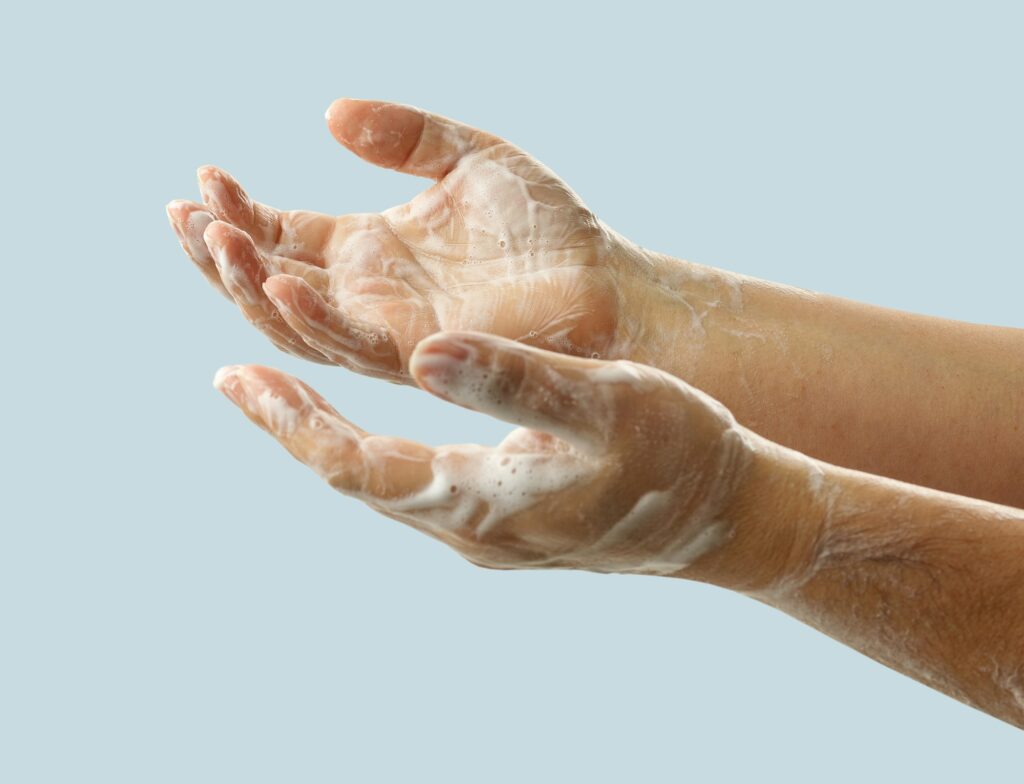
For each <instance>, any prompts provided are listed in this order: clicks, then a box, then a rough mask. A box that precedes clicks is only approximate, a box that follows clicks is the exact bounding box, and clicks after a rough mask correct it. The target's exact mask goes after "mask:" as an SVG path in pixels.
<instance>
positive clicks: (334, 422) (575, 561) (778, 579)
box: [215, 333, 1024, 727]
mask: <svg viewBox="0 0 1024 784" xmlns="http://www.w3.org/2000/svg"><path fill="white" fill-rule="evenodd" d="M410 367H411V373H412V377H413V379H414V380H415V381H416V383H418V384H419V385H420V386H421V387H422V388H423V389H425V390H426V391H428V392H430V393H432V394H435V395H437V396H439V397H442V398H444V399H446V400H449V401H451V402H453V403H456V404H458V405H462V406H464V407H467V408H470V409H473V410H475V411H480V412H483V413H487V414H491V415H493V416H497V417H499V418H501V419H504V420H506V421H509V422H512V423H514V424H517V425H520V426H521V427H519V428H518V429H517V430H515V431H513V432H512V433H511V434H510V435H509V436H508V437H507V438H506V439H505V441H503V442H502V443H501V444H500V445H498V446H497V447H494V448H487V447H480V446H476V445H453V446H445V447H438V448H434V447H429V446H425V445H422V444H418V443H415V442H412V441H408V440H405V439H402V438H392V437H385V436H376V435H371V434H369V433H366V432H365V431H363V430H361V429H360V428H358V427H357V426H355V425H353V424H352V423H351V422H349V421H348V420H346V419H344V418H343V417H342V416H341V415H340V414H339V413H338V412H337V411H335V410H334V409H333V408H332V407H331V406H330V405H329V404H328V403H327V402H326V401H325V400H324V399H323V398H322V397H321V396H320V395H318V394H317V393H316V392H315V391H313V390H312V389H310V388H309V387H308V386H306V385H305V384H304V383H303V382H301V381H299V380H298V379H296V378H293V377H291V376H288V375H286V374H284V373H282V372H280V371H277V370H273V369H271V368H266V367H261V366H257V365H249V366H238V365H234V366H229V367H226V368H223V369H221V370H220V371H219V372H218V374H217V377H216V379H215V385H216V386H217V387H218V388H219V389H220V390H221V391H222V392H223V393H224V394H225V395H226V396H227V397H228V398H229V399H231V400H232V401H233V402H234V403H235V404H236V405H238V406H239V407H240V408H241V409H242V411H243V412H244V413H245V414H246V416H248V417H249V419H251V420H252V421H253V422H255V423H256V424H257V425H259V426H260V427H262V428H263V429H264V430H266V431H267V432H269V433H270V434H271V435H273V436H274V437H275V438H276V439H277V440H278V441H280V443H281V444H282V445H283V446H284V447H285V448H286V449H288V451H289V452H291V454H292V455H294V456H295V457H296V458H297V459H299V460H300V461H302V462H303V463H306V464H307V465H309V466H310V467H311V468H312V469H313V470H314V471H316V472H317V473H318V474H319V475H320V476H321V477H323V478H324V479H325V480H326V481H328V482H329V483H330V484H331V486H332V487H334V488H335V489H336V490H339V491H341V492H343V493H346V494H348V495H352V496H354V497H356V498H358V499H360V500H362V501H363V502H365V503H366V504H368V505H369V506H371V507H372V508H374V509H376V510H377V511H379V512H381V513H383V514H385V515H387V516H389V517H392V518H394V519H396V520H399V521H401V522H403V523H406V524H408V525H411V526H412V527H414V528H416V529H418V530H420V531H422V532H424V533H426V534H428V535H430V536H432V537H434V538H436V539H438V540H440V541H442V542H444V543H445V544H447V545H448V546H450V547H452V548H453V549H454V550H456V551H457V552H458V553H460V554H461V555H462V556H463V557H465V558H467V559H468V560H469V561H471V562H472V563H475V564H477V565H479V566H484V567H489V568H497V569H538V568H567V569H585V570H588V571H596V572H618V573H630V574H648V575H652V574H653V575H662V576H668V577H678V578H685V579H693V580H701V581H703V582H708V583H712V584H715V585H719V586H721V587H724V588H729V589H731V590H735V591H739V592H742V593H745V594H747V595H750V596H752V597H753V598H755V599H757V600H759V601H762V602H765V603H767V604H770V605H772V606H774V607H776V608H778V609H780V610H782V611H784V612H787V613H789V614H791V615H793V616H795V617H797V618H799V619H800V620H802V621H804V622H805V623H807V624H809V625H811V626H814V627H816V628H818V629H820V630H822V631H823V632H825V633H827V634H829V635H831V636H832V637H834V638H836V639H838V640H840V641H842V642H844V643H846V644H847V645H850V646H852V647H854V648H856V649H857V650H859V651H861V652H863V653H865V654H866V655H868V656H871V657H872V658H875V659H876V660H878V661H880V662H882V663H884V664H886V665H888V666H890V667H892V668H894V669H896V670H899V671H900V672H903V673H905V674H906V675H909V676H910V677H913V678H916V679H917V680H920V681H921V682H923V683H925V684H927V685H929V686H931V687H932V688H935V689H938V690H940V691H943V692H945V693H946V694H949V695H950V696H952V697H954V698H956V699H959V700H961V701H963V702H966V703H967V704H969V705H972V706H974V707H977V708H979V709H981V710H984V711H986V712H988V713H990V714H992V715H993V716H997V717H999V718H1001V719H1004V720H1005V721H1008V722H1011V723H1013V724H1016V725H1017V726H1020V727H1024V644H1022V643H1024V512H1021V511H1020V510H1015V509H1012V508H1010V507H1004V506H999V505H996V504H991V503H987V502H983V501H977V500H973V499H967V498H963V497H961V496H957V495H952V494H948V493H943V492H940V491H935V490H929V489H926V488H921V487H917V486H913V485H908V484H905V483H902V482H898V481H895V480H890V479H886V478H883V477H877V476H873V475H869V474H864V473H861V472H858V471H852V470H849V469H845V468H840V467H837V466H832V465H830V464H827V463H824V462H822V461H818V460H814V459H812V458H808V457H806V456H805V455H802V454H800V453H798V452H795V451H793V450H791V449H788V448H786V447H783V446H781V445H778V444H774V443H772V442H770V441H768V440H767V439H764V438H763V437H761V436H759V435H757V434H756V433H753V432H752V431H750V430H748V429H747V428H744V427H743V426H742V425H739V424H738V423H737V422H736V421H735V420H734V418H733V417H732V415H731V414H730V413H729V412H728V410H727V409H725V408H724V407H723V406H722V405H721V404H720V403H718V402H717V401H715V400H713V399H712V398H710V397H708V396H707V395H705V394H704V393H703V392H700V391H699V390H697V389H694V388H693V387H691V386H689V385H688V384H686V383H684V382H682V381H681V380H679V379H678V378H676V377H675V376H670V375H669V374H667V373H664V372H662V371H659V370H656V369H654V368H651V367H650V366H646V365H638V364H636V363H632V362H628V361H626V360H618V361H606V360H597V359H590V358H579V357H570V356H566V355H561V354H557V353H554V352H550V351H544V350H542V349H537V348H532V347H527V346H524V345H523V344H521V343H518V342H514V341H510V340H507V339H504V338H499V337H496V336H493V335H485V334H480V333H441V334H438V335H434V336H431V337H429V338H427V339H425V340H424V341H422V342H421V343H420V344H419V345H418V346H417V347H416V349H415V350H414V352H413V355H412V357H411V360H410ZM524 496H525V498H524Z"/></svg>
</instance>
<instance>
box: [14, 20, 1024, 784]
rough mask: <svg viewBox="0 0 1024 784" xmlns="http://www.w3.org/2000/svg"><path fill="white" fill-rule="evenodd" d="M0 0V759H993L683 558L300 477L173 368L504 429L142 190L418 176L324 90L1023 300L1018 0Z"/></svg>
mask: <svg viewBox="0 0 1024 784" xmlns="http://www.w3.org/2000/svg"><path fill="white" fill-rule="evenodd" d="M370 5H371V4H369V3H365V4H360V6H359V7H358V8H355V9H353V8H351V7H349V6H348V4H344V3H331V4H323V5H306V4H303V3H298V2H292V3H282V4H280V5H261V6H256V5H251V4H244V5H243V4H237V5H235V6H234V7H228V6H227V5H222V4H209V3H203V4H197V3H187V2H176V3H164V4H160V5H159V6H157V5H151V6H147V7H146V8H145V9H144V8H143V7H142V6H141V5H139V4H132V5H129V4H127V3H126V4H123V5H113V4H109V3H108V4H103V3H100V4H78V3H75V4H71V3H64V4H55V5H45V4H28V3H21V4H18V5H17V6H16V7H9V8H7V10H6V11H5V21H4V25H3V26H4V30H3V39H4V43H3V47H2V48H0V60H2V65H3V69H4V73H5V77H4V94H5V98H4V114H5V119H4V122H3V130H2V134H3V145H2V152H0V154H2V155H3V196H2V198H3V205H2V209H3V213H2V214H3V216H4V218H3V223H4V227H3V236H4V242H5V251H6V253H5V254H4V259H5V261H4V264H3V278H2V281H3V295H4V302H3V308H2V310H0V313H2V316H0V317H2V319H3V325H2V326H3V334H4V358H3V362H4V366H5V367H4V370H3V376H4V382H3V385H2V388H3V406H2V411H3V414H4V423H3V433H4V437H3V442H4V449H3V453H2V454H3V458H2V459H3V490H2V503H3V508H2V523H0V780H2V781H4V782H12V783H15V782H18V783H20V782H37V781H38V782H44V781H45V782H104V783H105V784H113V783H114V782H183V781H188V782H196V783H198V782H226V781H240V782H241V781H244V782H265V781H266V782H284V781H289V782H292V781H294V782H328V781H359V782H376V781H446V782H470V781H472V782H478V781H483V782H506V781H545V782H546V781H599V782H605V781H647V780H654V779H657V780H659V781H662V780H671V781H700V782H716V781H740V780H767V781H787V782H818V781H821V780H822V779H825V780H829V781H833V782H847V781H848V782H861V781H869V780H870V781H875V780H878V781H899V780H916V781H925V780H927V781H931V782H940V781H941V782H947V781H948V782H952V781H963V780H967V779H971V780H976V781H977V780H984V781H989V782H996V781H1019V779H1020V765H1021V759H1022V757H1021V754H1022V752H1024V735H1022V734H1021V733H1020V732H1019V731H1018V730H1015V729H1013V728H1011V727H1010V726H1008V725H1006V724H1003V723H1001V722H999V721H997V720H995V719H992V718H990V717H987V716H985V715H983V714H981V713H978V712H976V711H974V710H972V709H970V708H968V707H966V706H964V705H961V704H959V703H957V702H955V701H953V700H951V699H949V698H947V697H944V696H942V695H940V694H938V693H935V692H932V691H929V690H928V689H927V688H925V687H924V686H922V685H919V684H917V683H915V682H913V681H911V680H909V679H906V678H904V677H902V676H899V675H897V674H895V673H893V672H891V671H889V670H887V669H885V668H883V667H882V666H881V665H878V664H876V663H874V662H872V661H870V660H868V659H867V658H864V657H862V656H861V655H860V654H857V653H855V652H853V651H851V650H848V649H846V648H844V647H842V646H840V645H839V644H838V643H835V642H833V641H832V640H830V639H829V638H827V637H825V636H823V635H821V634H819V633H817V632H815V631H813V630H811V629H809V628H806V627H804V626H802V625H800V624H799V623H797V622H796V621H793V620H791V619H789V618H787V617H785V616H783V615H781V614H779V613H777V612H775V611H773V610H771V609H768V608H766V607H763V606H761V605H758V604H757V603H755V602H753V601H750V600H748V599H745V598H743V597H740V596H736V595H731V594H729V593H726V592H724V591H720V590H716V589H714V588H711V587H707V586H702V585H696V584H688V583H686V582H683V581H672V580H667V579H659V578H643V577H629V576H601V575H592V574H583V573H571V572H550V573H534V572H525V573H500V572H488V571H484V570H479V569H476V568H474V567H472V566H471V565H470V564H468V563H467V562H465V561H463V560H462V559H461V558H460V557H459V556H457V555H456V554H455V553H453V552H451V551H449V550H447V549H446V548H445V547H443V546H442V545H440V544H437V543H435V542H433V541H432V540H429V539H427V538H425V537H423V536H421V535H419V534H417V533H416V532H414V531H412V530H408V529H404V528H403V527H401V526H400V525H399V524H397V523H395V522H392V521H390V520H387V519H385V518H382V517H378V516H377V515H375V514H374V513H372V512H370V511H369V510H367V509H365V508H363V507H362V506H361V505H360V504H358V503H356V502H355V501H352V500H349V499H347V498H344V497H342V496H339V495H337V494H335V493H333V492H332V491H331V490H330V489H329V488H328V487H327V486H326V485H324V484H322V483H321V482H320V480H319V479H317V478H316V477H315V476H314V475H313V474H312V473H311V472H310V471H308V470H307V469H306V468H305V467H303V466H302V465H300V464H299V463H297V462H295V461H294V460H293V459H292V458H291V457H290V456H289V455H288V454H287V453H286V452H285V451H284V450H283V449H281V448H280V447H279V446H278V445H277V444H276V443H274V442H273V440H271V439H270V438H269V437H268V436H266V435H265V434H264V433H263V432H261V431H260V430H258V429H257V428H256V427H254V426H253V425H251V424H250V423H249V422H248V421H247V420H246V419H245V418H244V417H242V416H241V415H240V414H239V413H238V412H237V411H236V410H235V409H234V408H233V407H232V406H231V405H230V404H229V403H228V402H227V401H226V400H224V399H223V398H222V397H221V396H220V395H219V394H217V393H216V392H215V391H214V390H213V389H212V387H211V385H210V382H211V379H212V376H213V373H214V371H215V370H216V369H217V368H218V367H219V366H220V365H223V364H227V363H235V362H259V363H264V364H272V365H275V366H277V367H280V368H282V369H285V370H287V371H289V372H292V373H295V374H297V375H300V376H302V377H303V378H304V379H306V380H307V381H309V382H310V383H312V384H313V385H314V386H316V387H317V388H318V389H319V390H320V391H321V392H322V393H324V394H325V395H326V396H327V397H328V398H329V399H331V400H332V401H333V402H334V403H335V404H336V405H337V407H338V408H339V409H340V410H341V411H343V412H344V413H345V414H347V415H349V416H350V417H351V418H352V419H354V420H355V421H357V422H359V423H360V424H362V425H363V426H365V427H367V428H368V429H370V430H375V431H380V432H386V433H394V434H402V435H406V436H410V437H414V438H418V439H420V440H423V441H426V442H428V443H435V444H436V443H444V442H448V441H481V442H485V443H489V442H494V441H497V440H498V439H499V438H500V437H501V436H502V435H503V434H504V433H505V432H507V430H508V429H509V428H508V427H507V426H505V425H504V424H501V423H496V422H494V421H490V420H488V419H486V418H484V417H481V416H475V415H472V414H470V413H468V412H465V411H462V410H457V409H455V408H454V407H451V406H446V405H445V404H444V403H442V402H441V401H438V400H435V399H432V398H429V397H427V396H426V395H424V394H423V393H420V392H417V391H416V390H414V389H408V388H398V387H394V386H391V385H388V384H384V383H380V382H375V381H371V380H368V379H364V378H360V377H356V376H353V375H351V374H349V373H346V372H344V371H342V370H340V369H330V368H324V367H320V366H313V365H309V364H304V363H302V362H300V361H298V360H294V359H290V358H289V357H286V356H284V355H282V354H281V353H279V352H278V351H277V350H276V349H274V348H273V347H272V346H271V345H270V344H269V343H267V342H265V341H264V339H263V338H262V337H261V336H260V335H259V334H258V333H256V332H255V331H254V330H253V329H252V328H251V327H249V326H248V325H247V324H246V323H245V322H244V321H243V319H242V318H241V316H240V315H239V314H238V312H237V311H235V310H234V309H233V308H232V307H230V306H229V305H228V304H227V303H226V302H225V301H224V300H222V299H221V298H220V296H219V295H218V294H216V293H215V292H214V291H213V290H212V289H211V288H210V287H209V286H208V285H207V284H206V283H205V282H204V281H203V280H202V278H201V277H200V275H199V274H198V273H197V271H196V270H195V269H194V268H193V267H192V266H191V265H190V264H189V262H188V261H187V260H186V259H185V257H184V255H183V254H182V252H181V250H180V249H179V247H178V244H177V242H176V241H175V239H174V236H173V234H172V232H171V230H170V228H169V227H168V225H167V222H166V218H165V216H164V204H165V203H166V202H167V201H169V200H170V199H172V198H176V197H186V198H195V197H196V195H197V190H196V187H195V179H194V171H195V169H196V167H197V166H199V165H200V164H203V163H216V164H218V165H221V166H223V167H225V168H227V169H228V170H229V171H231V172H232V173H234V174H235V175H237V176H238V178H239V179H240V180H241V182H242V183H243V184H244V185H245V186H246V187H247V188H248V189H249V190H250V192H251V193H252V194H253V195H254V197H255V198H257V199H259V200H262V201H266V202H268V203H272V204H274V205H277V206H280V207H285V208H294V207H298V208H307V209H317V210H322V211H328V212H352V211H370V210H380V209H383V208H385V207H389V206H391V205H392V204H395V203H398V202H400V201H404V200H406V199H407V198H409V197H411V196H412V195H413V194H414V193H416V192H417V191H418V190H419V189H421V188H423V187H425V185H426V182H425V181H422V180H416V179H413V178H409V177H406V176H403V175H399V174H396V173H393V172H388V171H383V170H379V169H375V168H373V167H371V166H369V165H368V164H364V163H362V162H361V161H359V160H358V159H356V158H355V157H354V156H352V155H350V154H349V153H348V152H347V151H345V150H344V149H342V148H341V147H340V146H338V145H337V144H336V143H335V142H334V141H333V140H332V139H331V138H330V136H329V135H328V133H327V131H326V129H325V126H324V122H323V112H324V109H325V108H326V107H327V105H328V104H329V103H330V101H331V100H332V99H334V98H335V97H338V96H341V95H350V96H355V97H363V98H378V99H386V100H395V101H401V102H407V103H413V104H416V105H420V106H423V107H425V108H429V109H431V110H433V111H436V112H439V113H442V114H445V115H448V116H452V117H456V118H458V119H461V120H463V121H466V122H468V123H471V124H474V125H478V126H480V127H483V128H486V129H488V130H491V131H493V132H496V133H498V134H501V135H503V136H505V137H507V138H509V139H511V140H513V141H514V142H516V143H517V144H519V145H521V146H523V147H525V148H526V149H527V150H529V151H531V152H532V153H534V154H535V155H536V156H537V157H539V158H540V159H541V160H543V161H544V162H545V163H547V164H548V165H549V166H551V167H552V168H553V169H554V170H555V171H557V172H558V173H559V174H560V175H561V176H562V177H564V178H565V179H566V181H567V182H569V183H570V185H571V186H572V187H573V188H574V189H576V190H577V192H578V193H579V194H581V196H582V197H583V198H584V199H585V200H586V201H587V202H588V203H589V204H590V206H591V207H592V208H593V209H594V210H595V211H596V212H597V213H598V214H599V215H600V216H601V217H602V218H603V219H604V220H605V221H606V222H608V223H609V224H610V225H612V226H613V227H615V228H616V229H617V230H618V231H620V232H622V233H623V234H625V235H627V236H629V237H630V238H632V239H633V240H635V241H636V242H639V243H640V244H642V245H644V246H646V247H650V248H653V249H656V250H660V251H663V252H667V253H672V254H675V255H678V256H683V257H687V258H690V259H692V260H695V261H700V262H704V263H707V264H712V265H717V266H722V267H728V268H731V269H735V270H738V271H741V272H744V273H747V274H751V275H755V276H758V277H762V278H767V279H771V280H778V281H783V282H786V283H791V284H796V285H799V286H803V287H807V288H812V289H817V290H822V291H827V292H831V293H835V294H840V295H844V296H847V297H853V298H857V299H862V300H867V301H870V302H875V303H879V304H883V305H888V306H893V307H897V308H902V309H907V310H913V311H920V312H927V313H932V314H936V315H940V316H948V317H952V318H960V319H967V320H974V321H983V322H992V323H999V324H1006V325H1014V326H1018V327H1022V326H1024V316H1022V308H1021V292H1022V290H1024V233H1022V231H1021V226H1022V216H1024V198H1022V194H1024V190H1022V182H1024V156H1022V139H1024V114H1022V103H1024V102H1022V100H1021V95H1022V92H1024V91H1022V77H1024V47H1022V46H1021V41H1022V39H1024V18H1022V15H1021V13H1020V12H1019V11H1017V10H1015V9H1016V8H1020V6H1019V4H1017V5H1015V4H1012V3H1006V4H989V3H978V2H971V3H961V4H959V6H956V5H952V4H946V3H927V4H925V3H921V4H908V3H892V2H886V3H875V4H870V3H864V2H859V3H849V4H847V6H846V7H845V8H839V7H838V6H835V5H834V4H824V3H807V4H792V3H790V4H768V3H763V4H761V3H759V4H748V5H737V4H733V3H713V4H712V3H703V4H692V5H688V6H678V5H676V6H673V8H672V9H670V8H668V6H667V4H662V3H644V2H630V3H625V4H620V5H617V6H616V7H615V8H614V10H601V9H599V8H597V7H589V8H588V7H585V6H584V5H582V4H579V5H577V7H575V8H572V9H571V10H570V9H568V8H565V9H563V7H562V6H561V5H560V4H556V3H553V2H544V3H526V2H515V3H508V4H507V8H506V10H503V11H499V10H497V8H498V7H497V5H496V4H486V3H466V4H464V5H455V4H444V3H440V2H424V3H416V4H413V3H406V4H399V3H387V4H375V5H374V8H375V9H376V10H368V6H370Z"/></svg>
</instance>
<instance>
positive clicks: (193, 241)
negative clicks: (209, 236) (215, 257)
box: [185, 211, 213, 259]
mask: <svg viewBox="0 0 1024 784" xmlns="http://www.w3.org/2000/svg"><path fill="white" fill-rule="evenodd" d="M211 223H213V216H212V215H210V213H208V212H200V211H195V212H193V213H192V214H191V215H189V216H188V218H187V219H186V221H185V243H186V244H187V245H188V250H189V251H190V252H191V253H192V258H194V259H206V258H208V257H209V255H210V249H209V247H207V245H206V241H205V240H204V239H203V233H204V232H205V231H206V227H207V226H209V225H210V224H211Z"/></svg>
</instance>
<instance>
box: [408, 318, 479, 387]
mask: <svg viewBox="0 0 1024 784" xmlns="http://www.w3.org/2000/svg"><path fill="white" fill-rule="evenodd" d="M478 337H481V336H479V335H477V334H476V333H470V332H438V333H435V334H433V335H430V336H429V337H426V338H424V339H423V340H421V341H420V342H419V343H417V344H416V346H415V348H414V349H413V352H412V355H411V356H410V357H409V373H410V374H411V375H412V377H413V379H414V380H415V381H416V383H417V384H418V385H419V386H420V387H421V388H423V389H425V390H426V391H428V392H430V393H432V394H435V395H438V396H440V397H444V398H446V399H447V397H448V394H447V393H448V392H449V391H450V389H451V387H452V385H453V383H454V381H455V380H456V379H457V378H458V377H459V376H460V375H461V374H462V369H463V368H464V367H465V365H466V364H467V363H471V362H473V361H474V360H475V359H476V358H478V356H479V353H478V352H477V351H476V345H477V344H476V342H475V339H476V338H478Z"/></svg>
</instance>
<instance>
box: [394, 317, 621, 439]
mask: <svg viewBox="0 0 1024 784" xmlns="http://www.w3.org/2000/svg"><path fill="white" fill-rule="evenodd" d="M602 364H605V365H606V364H607V363H600V362H599V361H597V360H592V359H583V358H580V357H570V356H566V355H564V354H558V353H555V352H551V351H544V350H543V349H538V348H533V347H531V346H526V345H523V344H522V343H517V342H516V341H513V340H508V339H506V338H499V337H496V336H494V335H487V334H484V333H479V332H442V333H438V334H435V335H431V336H430V337H428V338H425V339H423V340H421V341H420V342H419V343H418V344H417V345H416V348H415V350H414V351H413V353H412V357H411V358H410V362H409V369H410V371H411V372H412V375H413V378H415V380H416V382H417V383H418V384H419V385H420V386H421V387H423V388H424V389H426V390H427V391H428V392H431V393H433V394H435V395H438V396H439V397H442V398H445V399H446V400H450V401H452V402H453V403H457V404H459V405H460V406H464V407H466V408H471V409H473V410H474V411H481V412H483V413H486V414H490V415H491V416H495V417H497V418H499V419H503V420H505V421H506V422H512V423H514V424H517V425H524V426H526V427H530V428H536V429H538V430H543V431H546V432H548V433H552V434H554V435H556V436H558V437H559V438H561V439H563V440H565V441H568V442H569V443H570V444H573V445H574V446H578V447H581V448H584V449H590V448H593V447H595V446H599V445H601V444H604V443H605V442H606V440H607V437H608V433H609V428H610V425H611V423H612V420H613V418H614V403H615V400H614V395H615V394H616V392H615V389H614V388H613V387H612V386H611V385H608V384H601V383H600V377H599V375H598V371H599V369H600V367H601V366H602Z"/></svg>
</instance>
